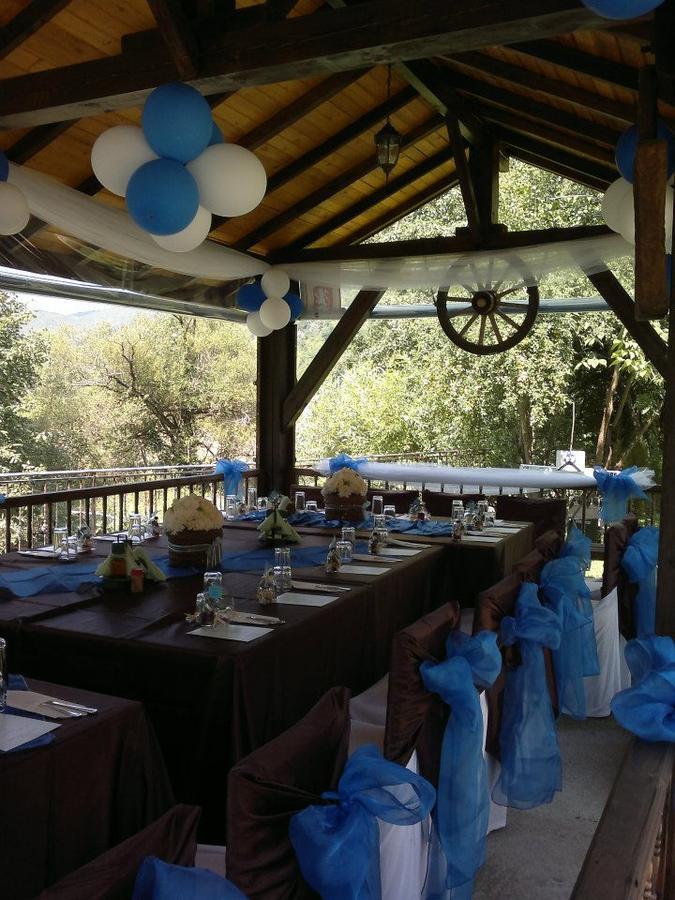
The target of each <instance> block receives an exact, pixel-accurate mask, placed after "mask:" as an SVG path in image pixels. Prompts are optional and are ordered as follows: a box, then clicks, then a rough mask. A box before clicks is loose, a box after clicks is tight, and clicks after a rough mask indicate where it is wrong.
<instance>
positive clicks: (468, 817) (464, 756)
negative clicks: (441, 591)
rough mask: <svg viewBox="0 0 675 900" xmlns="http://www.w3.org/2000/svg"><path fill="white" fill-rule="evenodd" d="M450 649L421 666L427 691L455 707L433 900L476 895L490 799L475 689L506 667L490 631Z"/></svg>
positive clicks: (453, 640) (433, 855) (457, 639)
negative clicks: (473, 892) (441, 658)
mask: <svg viewBox="0 0 675 900" xmlns="http://www.w3.org/2000/svg"><path fill="white" fill-rule="evenodd" d="M446 651H447V658H446V659H445V660H444V661H443V662H440V663H431V662H423V663H422V665H421V666H420V674H421V676H422V680H423V681H424V684H425V686H426V688H427V690H429V691H430V692H432V693H435V694H438V695H439V696H440V697H441V699H442V700H443V701H444V702H445V703H446V704H447V705H448V706H449V707H450V718H449V719H448V724H447V725H446V728H445V734H444V735H443V745H442V749H441V767H440V773H439V779H438V792H437V802H436V811H435V813H434V835H435V840H434V839H433V838H432V847H431V851H430V872H429V879H428V887H427V892H426V896H427V897H428V898H436V897H444V896H447V891H448V890H451V891H452V890H455V889H459V893H460V895H461V896H471V890H472V886H473V879H474V877H475V875H476V872H477V871H478V869H479V868H480V867H481V866H482V865H483V862H484V861H485V836H486V834H487V826H488V820H489V817H490V797H489V790H488V782H487V768H486V764H485V759H484V757H483V714H482V712H481V708H480V699H479V694H478V691H477V690H476V687H478V688H487V687H490V686H491V685H492V683H493V682H494V680H495V678H496V677H497V676H498V675H499V672H500V670H501V666H502V658H501V654H500V652H499V649H498V648H497V635H496V633H494V632H491V631H481V632H480V633H479V634H477V635H476V636H475V637H469V636H468V635H465V634H462V633H461V632H459V631H455V632H452V633H451V634H450V636H449V638H448V641H447V645H446ZM455 896H457V895H455Z"/></svg>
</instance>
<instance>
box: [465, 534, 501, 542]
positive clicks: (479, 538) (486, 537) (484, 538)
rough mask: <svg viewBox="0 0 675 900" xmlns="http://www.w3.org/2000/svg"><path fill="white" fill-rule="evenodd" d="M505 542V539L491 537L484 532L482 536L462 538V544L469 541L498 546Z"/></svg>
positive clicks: (470, 535)
mask: <svg viewBox="0 0 675 900" xmlns="http://www.w3.org/2000/svg"><path fill="white" fill-rule="evenodd" d="M503 540H504V538H503V537H497V536H496V535H494V536H490V535H489V534H485V532H482V533H481V534H465V535H463V536H462V542H463V541H469V542H470V543H471V542H473V543H482V544H498V543H499V542H500V541H503Z"/></svg>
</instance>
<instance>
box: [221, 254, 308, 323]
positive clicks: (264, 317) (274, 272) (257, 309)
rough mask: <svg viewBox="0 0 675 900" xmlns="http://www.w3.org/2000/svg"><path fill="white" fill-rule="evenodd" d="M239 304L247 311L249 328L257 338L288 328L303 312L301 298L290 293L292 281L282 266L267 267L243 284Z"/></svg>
mask: <svg viewBox="0 0 675 900" xmlns="http://www.w3.org/2000/svg"><path fill="white" fill-rule="evenodd" d="M237 306H238V307H239V308H240V309H244V310H246V312H247V313H248V316H247V317H246V327H247V328H248V330H249V331H250V332H251V334H252V335H254V336H255V337H267V335H268V334H271V333H272V332H273V331H276V330H277V329H278V328H285V327H286V325H288V323H289V322H290V321H291V320H293V321H295V320H296V319H297V318H298V317H299V316H300V315H301V313H302V310H303V305H302V300H301V299H300V297H298V295H297V294H293V293H292V292H291V280H290V278H289V277H288V275H287V274H286V273H285V272H284V270H283V269H268V270H267V271H266V272H265V274H264V275H263V276H262V278H260V279H256V280H255V281H253V282H251V283H250V284H244V285H242V286H241V287H240V288H239V290H238V292H237Z"/></svg>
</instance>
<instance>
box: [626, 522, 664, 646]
mask: <svg viewBox="0 0 675 900" xmlns="http://www.w3.org/2000/svg"><path fill="white" fill-rule="evenodd" d="M658 559H659V529H658V528H654V527H653V526H650V527H648V528H640V530H639V531H636V532H635V534H634V535H632V537H631V538H630V539H629V541H628V545H627V547H626V549H625V551H624V554H623V557H622V559H621V567H622V568H623V570H624V571H625V573H626V575H627V576H628V579H629V581H631V582H633V583H637V586H638V592H637V596H636V598H635V630H636V632H637V636H638V637H639V638H641V637H648V636H649V635H651V634H654V631H655V630H656V564H657V562H658Z"/></svg>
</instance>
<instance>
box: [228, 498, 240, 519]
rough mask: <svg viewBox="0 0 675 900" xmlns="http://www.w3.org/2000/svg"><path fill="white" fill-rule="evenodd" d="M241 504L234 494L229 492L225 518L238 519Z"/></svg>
mask: <svg viewBox="0 0 675 900" xmlns="http://www.w3.org/2000/svg"><path fill="white" fill-rule="evenodd" d="M238 507H239V504H238V503H237V498H236V496H235V495H234V494H228V495H227V497H226V498H225V518H226V519H236V518H237V515H238V514H239V508H238Z"/></svg>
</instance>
